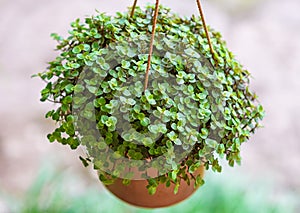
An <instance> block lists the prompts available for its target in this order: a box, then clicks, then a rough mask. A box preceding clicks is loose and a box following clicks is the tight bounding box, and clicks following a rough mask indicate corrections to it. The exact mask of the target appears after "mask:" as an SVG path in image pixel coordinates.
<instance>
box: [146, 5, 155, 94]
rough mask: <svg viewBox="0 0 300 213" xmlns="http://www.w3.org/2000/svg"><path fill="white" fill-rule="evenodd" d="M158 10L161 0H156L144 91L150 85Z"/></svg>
mask: <svg viewBox="0 0 300 213" xmlns="http://www.w3.org/2000/svg"><path fill="white" fill-rule="evenodd" d="M158 11H159V0H156V5H155V12H154V17H153V26H152V33H151V41H150V47H149V56H148V63H147V69H146V75H145V84H144V91H145V90H146V89H147V87H148V81H149V71H150V67H151V58H152V53H153V43H154V38H155V30H156V23H157V17H158Z"/></svg>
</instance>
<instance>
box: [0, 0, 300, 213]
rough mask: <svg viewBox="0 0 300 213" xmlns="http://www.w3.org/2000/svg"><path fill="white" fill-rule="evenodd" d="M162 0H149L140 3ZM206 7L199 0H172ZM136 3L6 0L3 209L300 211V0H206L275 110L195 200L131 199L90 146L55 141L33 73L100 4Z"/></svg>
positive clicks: (0, 47)
mask: <svg viewBox="0 0 300 213" xmlns="http://www.w3.org/2000/svg"><path fill="white" fill-rule="evenodd" d="M146 2H153V3H154V0H151V1H150V0H148V1H145V0H140V1H139V3H138V4H139V5H145V4H146ZM161 3H162V4H164V5H167V6H169V7H171V8H172V10H173V12H176V13H180V14H182V15H186V16H190V15H192V14H198V12H197V9H196V2H195V1H193V0H185V1H182V0H172V1H167V0H162V1H161ZM131 4H132V1H129V0H122V1H120V0H98V1H97V0H89V1H86V0H51V1H46V0H39V1H35V0H26V1H23V0H0V213H10V212H12V213H15V212H16V213H18V212H30V213H31V212H68V213H72V212H121V213H122V212H183V213H185V212H193V213H194V212H210V213H214V212H216V213H219V212H222V213H227V212H231V213H232V212H236V213H239V212H243V213H244V212H261V213H265V212H280V213H281V212H282V213H289V212H291V213H298V212H300V178H299V177H300V139H299V138H300V13H299V9H300V1H299V0H285V1H280V0H206V1H205V0H204V1H203V4H204V11H205V15H206V19H207V22H208V23H209V25H210V26H211V27H213V28H214V29H216V30H218V31H220V32H221V33H222V34H223V36H224V39H225V40H226V41H227V45H228V47H229V49H230V50H231V51H232V52H233V53H234V54H235V55H236V56H237V58H238V59H239V61H240V62H241V63H242V64H244V65H245V68H247V69H249V71H250V72H251V73H252V81H251V88H252V90H254V91H256V93H257V94H258V96H259V98H260V101H261V103H262V104H263V106H264V107H265V110H266V117H265V119H264V121H263V125H264V128H263V129H259V130H258V131H257V133H256V135H254V136H253V137H252V138H251V140H250V141H249V143H246V144H244V145H243V147H242V158H243V159H242V165H241V166H236V167H234V168H229V167H226V166H225V168H224V172H223V173H222V174H217V173H212V172H208V173H207V175H206V178H205V180H206V184H205V185H204V186H203V187H202V188H201V189H200V190H198V191H197V193H196V194H195V195H193V196H192V197H191V198H190V199H188V200H187V201H185V202H183V203H181V204H179V205H177V206H174V207H171V208H166V209H158V210H143V209H138V208H135V207H132V206H128V205H126V204H124V203H122V202H121V201H119V200H117V199H116V198H115V197H113V196H112V195H110V194H109V193H108V192H106V191H105V190H104V189H103V187H102V186H101V184H100V182H99V181H98V180H97V175H96V173H95V172H94V171H92V169H91V168H83V166H82V164H81V162H80V160H79V158H78V156H79V155H80V154H83V151H82V150H78V151H71V150H70V149H69V148H68V147H64V146H63V145H60V144H57V143H53V144H50V143H49V142H48V141H47V138H46V135H47V134H48V133H49V132H51V131H52V130H53V129H54V128H55V124H54V123H52V122H50V121H49V120H46V119H44V114H45V112H47V110H48V109H50V108H51V107H53V106H51V104H47V103H40V102H39V98H40V94H39V91H40V90H41V89H42V88H43V86H44V84H43V82H41V81H40V80H39V79H37V78H36V79H32V78H30V76H31V75H32V74H34V73H37V72H42V71H44V70H45V69H46V67H47V62H49V61H51V60H53V59H54V58H55V57H56V54H57V53H56V52H54V49H55V46H56V43H55V42H54V41H53V40H52V39H51V38H50V34H51V33H53V32H56V33H58V34H60V35H63V36H67V34H68V30H69V29H70V23H71V22H72V21H73V20H75V19H76V18H78V17H80V18H84V17H85V16H87V15H92V14H95V13H96V12H95V9H97V10H99V11H101V12H106V13H108V14H114V13H115V12H116V11H125V10H126V7H127V6H130V5H131Z"/></svg>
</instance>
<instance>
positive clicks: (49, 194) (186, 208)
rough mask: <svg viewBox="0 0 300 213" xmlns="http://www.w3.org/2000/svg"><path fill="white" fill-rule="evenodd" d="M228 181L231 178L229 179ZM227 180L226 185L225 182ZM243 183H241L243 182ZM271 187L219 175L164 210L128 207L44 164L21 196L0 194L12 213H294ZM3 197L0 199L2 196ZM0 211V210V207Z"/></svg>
mask: <svg viewBox="0 0 300 213" xmlns="http://www.w3.org/2000/svg"><path fill="white" fill-rule="evenodd" d="M229 180H230V181H229ZM227 182H228V183H229V184H227ZM243 182H244V183H243ZM273 193H274V191H273V190H272V188H271V187H268V186H265V185H264V184H261V183H253V184H251V185H250V186H249V182H247V183H246V182H245V181H243V180H242V179H235V178H233V177H228V176H226V175H225V176H224V175H218V174H208V175H207V176H206V184H205V185H204V186H203V187H202V188H200V189H199V190H198V191H197V192H196V193H195V194H194V195H193V196H192V197H191V198H189V199H188V200H186V201H184V202H182V203H180V204H178V205H175V206H172V207H169V208H163V209H155V210H148V209H141V208H135V207H133V206H129V205H127V204H125V203H123V202H121V201H120V200H118V199H117V198H115V197H114V196H113V195H111V194H110V193H108V192H106V191H101V190H99V187H88V188H86V189H85V188H84V187H80V180H79V179H78V178H77V177H74V176H72V174H70V173H67V172H65V173H59V172H57V171H55V170H54V169H53V167H44V168H42V169H41V171H40V173H39V174H38V175H37V179H36V181H35V182H34V183H33V184H32V186H31V187H30V189H29V190H28V191H27V193H26V194H25V195H24V196H22V198H19V199H17V198H13V197H9V196H8V195H6V196H4V195H2V196H1V193H0V200H3V199H4V200H5V201H6V204H7V206H8V208H9V209H10V211H11V212H13V213H45V212H49V213H56V212H57V213H85V212H87V213H94V212H95V213H106V212H107V213H152V212H153V213H169V212H172V213H198V212H199V213H294V212H296V211H295V209H294V207H295V205H294V203H293V202H292V200H290V199H287V200H285V201H283V200H282V199H280V200H276V199H274V197H273ZM1 197H2V199H1ZM0 212H1V209H0Z"/></svg>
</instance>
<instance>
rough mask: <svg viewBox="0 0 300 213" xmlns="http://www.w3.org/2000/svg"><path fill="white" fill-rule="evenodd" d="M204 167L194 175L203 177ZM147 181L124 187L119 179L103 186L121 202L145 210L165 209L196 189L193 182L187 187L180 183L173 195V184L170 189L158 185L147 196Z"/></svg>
mask: <svg viewBox="0 0 300 213" xmlns="http://www.w3.org/2000/svg"><path fill="white" fill-rule="evenodd" d="M204 170H205V169H204V166H202V167H200V168H199V169H198V170H197V171H196V172H195V175H198V174H200V175H201V177H203V175H204ZM147 185H148V181H147V180H131V183H130V185H128V186H125V185H123V184H122V179H121V178H119V179H117V180H116V181H115V183H114V184H112V185H108V186H105V187H106V188H107V189H108V190H109V191H110V192H112V193H113V194H114V195H115V196H117V197H118V198H120V199H121V200H123V201H125V202H127V203H129V204H132V205H134V206H139V207H145V208H160V207H167V206H171V205H173V204H176V203H179V202H181V201H183V200H185V199H186V198H188V197H189V196H190V195H192V194H193V193H194V192H195V191H196V190H197V189H195V188H194V182H193V181H191V184H190V185H188V184H187V183H186V182H185V181H181V183H180V186H179V189H178V193H177V194H176V195H175V194H174V187H175V184H171V186H170V187H166V185H165V184H160V185H159V186H158V187H157V190H156V193H155V194H154V195H149V193H148V189H147V188H146V186H147Z"/></svg>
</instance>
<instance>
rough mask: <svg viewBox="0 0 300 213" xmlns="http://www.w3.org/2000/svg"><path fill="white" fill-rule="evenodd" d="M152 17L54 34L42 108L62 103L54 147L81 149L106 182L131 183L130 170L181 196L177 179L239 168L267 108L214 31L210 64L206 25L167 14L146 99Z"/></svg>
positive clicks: (101, 17)
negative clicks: (56, 52)
mask: <svg viewBox="0 0 300 213" xmlns="http://www.w3.org/2000/svg"><path fill="white" fill-rule="evenodd" d="M153 10H154V7H153V6H148V7H146V9H145V10H142V9H141V8H137V9H136V12H135V14H134V16H133V17H132V18H130V17H129V15H128V13H117V14H116V16H114V17H111V16H108V15H106V14H97V15H95V16H92V17H89V18H86V19H85V22H84V23H81V22H80V20H79V19H78V20H76V21H75V22H74V23H72V30H71V31H70V32H69V33H70V36H69V37H68V38H65V39H64V38H62V37H60V36H58V35H57V34H53V35H52V36H53V37H54V39H55V40H57V41H58V43H59V44H58V46H57V49H58V50H59V51H60V52H61V54H60V55H59V56H58V57H57V58H56V59H55V60H54V61H52V62H50V66H49V67H48V69H47V71H46V72H43V73H40V74H38V75H39V76H40V77H41V78H42V79H43V80H44V81H46V82H47V85H46V87H45V88H44V89H43V90H42V91H41V94H42V98H41V101H51V102H54V103H57V105H56V106H57V108H55V109H53V110H51V111H49V112H48V113H47V115H46V117H47V118H51V119H52V120H54V121H56V122H57V123H58V128H57V129H55V130H54V131H53V133H51V134H49V135H48V138H49V140H50V141H51V142H54V141H58V142H60V143H62V144H65V145H69V146H70V147H71V148H72V149H76V148H77V147H78V146H80V145H82V146H85V147H86V149H87V153H88V157H87V158H82V157H81V160H82V161H83V163H84V164H85V165H86V164H87V163H88V162H89V161H92V163H93V165H94V167H95V169H97V170H98V171H99V178H100V180H101V181H103V182H104V183H105V184H110V183H112V182H113V181H114V178H116V177H122V178H124V184H129V183H130V179H132V178H133V176H134V172H132V171H131V170H130V168H138V169H139V170H140V171H141V173H142V176H141V177H142V178H148V179H149V186H148V188H149V192H150V193H155V189H156V186H157V185H158V184H159V183H165V184H167V185H170V183H172V182H173V183H175V184H176V187H175V192H176V190H177V189H178V187H179V185H180V181H181V179H184V180H185V181H187V182H190V181H191V179H194V180H195V185H196V186H199V185H200V184H202V183H203V181H202V180H201V177H200V176H198V177H197V176H196V177H195V176H194V175H190V174H193V172H194V171H195V170H196V169H197V168H198V167H199V166H200V165H202V164H204V165H205V166H206V168H207V169H209V168H211V169H212V170H214V171H219V172H221V166H220V164H219V158H223V157H226V160H227V161H228V162H229V164H230V165H231V166H233V165H234V164H235V162H236V163H240V146H241V144H242V143H244V142H246V141H247V140H248V139H249V137H250V135H251V133H254V131H255V129H256V128H257V127H259V120H261V119H262V118H263V114H264V110H263V108H262V106H261V105H259V104H257V101H256V98H257V97H256V95H255V94H253V93H252V92H251V91H250V90H249V87H248V84H249V75H250V74H249V72H248V71H247V70H245V69H243V67H242V66H241V65H240V64H239V63H238V62H237V60H236V59H235V58H234V56H233V54H232V53H231V52H230V51H229V50H228V49H227V48H226V45H225V42H224V41H223V40H222V39H221V35H220V33H218V32H215V31H213V30H211V29H210V36H211V39H212V45H213V47H214V50H215V55H214V56H212V55H211V52H210V49H209V46H208V43H207V39H206V37H205V32H204V29H203V25H202V23H201V20H200V19H199V18H198V17H195V16H192V17H190V18H182V17H179V16H178V15H176V14H173V13H171V12H170V10H169V9H167V8H164V7H160V12H159V16H158V24H157V34H156V39H155V42H154V53H153V58H152V61H151V72H150V80H149V86H148V88H147V90H145V91H144V85H143V84H144V75H145V71H146V65H147V59H148V48H149V44H148V43H149V40H150V33H151V29H152V24H151V23H152V16H153ZM128 165H130V166H129V168H128ZM149 168H156V169H157V170H158V171H157V173H158V175H159V177H151V176H149V175H148V173H147V169H149ZM130 171H131V172H130Z"/></svg>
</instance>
